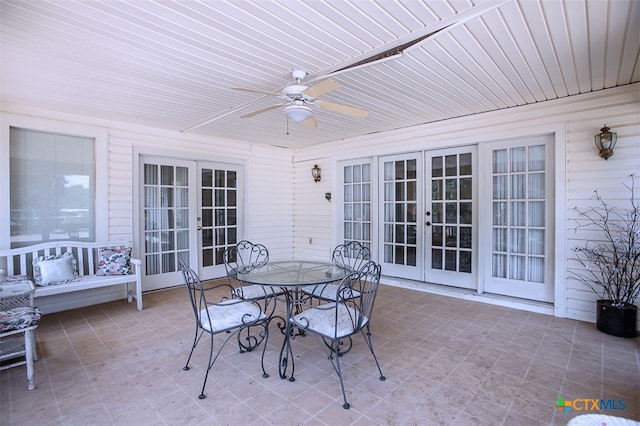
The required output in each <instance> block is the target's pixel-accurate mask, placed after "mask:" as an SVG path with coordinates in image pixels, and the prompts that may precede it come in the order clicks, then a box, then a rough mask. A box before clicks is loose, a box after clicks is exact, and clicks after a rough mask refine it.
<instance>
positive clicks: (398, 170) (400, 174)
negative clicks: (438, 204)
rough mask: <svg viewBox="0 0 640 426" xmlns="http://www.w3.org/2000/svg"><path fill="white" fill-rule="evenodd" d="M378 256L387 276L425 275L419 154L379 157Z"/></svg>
mask: <svg viewBox="0 0 640 426" xmlns="http://www.w3.org/2000/svg"><path fill="white" fill-rule="evenodd" d="M378 170H379V171H380V176H379V179H380V186H379V191H380V195H379V197H378V199H379V200H381V202H380V203H379V206H380V211H379V213H378V217H379V218H380V222H379V226H380V228H379V233H380V235H381V236H382V238H381V239H380V243H379V245H378V247H379V253H380V255H379V258H380V264H381V265H382V270H383V271H384V274H385V275H390V276H395V277H401V278H408V279H413V280H420V279H421V278H422V271H423V265H422V257H423V251H422V247H423V245H422V241H419V238H421V236H422V232H423V222H422V220H421V219H422V213H421V212H422V207H421V206H422V203H421V200H422V193H423V192H422V183H423V181H422V176H423V175H422V159H421V156H420V154H418V153H410V154H402V155H393V156H387V157H381V158H380V159H379V168H378Z"/></svg>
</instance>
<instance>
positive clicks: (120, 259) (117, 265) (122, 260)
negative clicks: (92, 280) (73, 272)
mask: <svg viewBox="0 0 640 426" xmlns="http://www.w3.org/2000/svg"><path fill="white" fill-rule="evenodd" d="M130 273H131V247H124V248H117V249H112V248H108V247H102V248H100V249H98V268H97V270H96V275H129V274H130Z"/></svg>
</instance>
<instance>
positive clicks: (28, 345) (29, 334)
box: [24, 330, 36, 391]
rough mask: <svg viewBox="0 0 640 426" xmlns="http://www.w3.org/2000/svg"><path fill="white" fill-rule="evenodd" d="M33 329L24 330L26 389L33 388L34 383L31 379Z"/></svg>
mask: <svg viewBox="0 0 640 426" xmlns="http://www.w3.org/2000/svg"><path fill="white" fill-rule="evenodd" d="M34 334H35V333H34V330H27V331H25V332H24V352H25V361H26V365H27V389H28V390H30V391H31V390H34V389H35V387H36V385H35V381H34V380H33V346H34Z"/></svg>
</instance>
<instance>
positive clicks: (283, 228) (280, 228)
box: [0, 105, 294, 312]
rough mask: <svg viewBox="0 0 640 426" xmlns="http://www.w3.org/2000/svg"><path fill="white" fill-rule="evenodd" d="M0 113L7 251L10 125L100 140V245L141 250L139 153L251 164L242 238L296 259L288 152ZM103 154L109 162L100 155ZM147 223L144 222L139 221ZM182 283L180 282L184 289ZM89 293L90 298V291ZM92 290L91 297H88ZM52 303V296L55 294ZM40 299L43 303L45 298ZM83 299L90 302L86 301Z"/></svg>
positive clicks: (40, 114) (2, 243) (0, 206)
mask: <svg viewBox="0 0 640 426" xmlns="http://www.w3.org/2000/svg"><path fill="white" fill-rule="evenodd" d="M2 107H3V109H2V115H1V116H0V118H1V122H0V135H2V140H1V141H0V154H2V155H0V157H1V158H0V164H1V165H2V167H1V168H0V200H1V203H0V220H1V221H2V224H0V247H2V248H9V246H10V244H9V218H8V211H9V209H8V208H7V207H6V206H8V204H9V195H8V193H9V155H8V154H9V127H11V126H17V127H22V128H29V129H34V130H43V131H51V132H58V133H66V134H80V135H86V136H90V137H93V136H94V135H99V138H98V139H99V141H98V142H99V144H100V148H99V150H98V152H99V153H101V154H98V155H99V156H100V158H98V161H97V168H98V170H97V175H98V176H99V177H100V176H103V180H104V181H105V184H104V185H103V186H101V187H100V188H98V192H99V193H98V194H97V198H98V206H99V207H100V209H101V210H106V214H104V215H100V214H98V223H97V226H98V227H99V230H98V232H97V234H98V235H99V236H100V238H99V240H101V241H104V240H111V241H133V242H134V250H135V251H136V252H137V253H139V251H138V250H137V247H136V245H138V246H139V242H137V241H136V234H135V232H134V223H135V221H141V220H142V219H139V218H138V217H137V215H136V214H135V213H134V211H133V205H134V203H133V197H134V188H133V183H134V178H133V170H134V167H133V161H134V160H135V158H136V156H135V155H134V151H136V152H142V153H153V154H154V155H167V156H176V157H179V158H190V159H207V160H211V161H229V162H234V163H241V164H245V166H246V167H245V171H246V184H247V191H246V200H245V201H246V209H245V210H246V217H245V226H246V229H245V230H246V232H245V234H244V235H241V236H240V237H241V238H249V239H251V240H255V241H268V243H269V249H270V254H271V256H272V257H273V258H284V259H290V258H291V257H292V255H293V246H292V244H291V242H292V241H293V201H294V196H293V181H292V173H293V169H292V168H293V166H292V158H293V153H292V151H291V150H289V149H283V148H277V147H270V146H264V145H255V144H250V143H246V142H242V141H229V140H220V139H215V138H208V137H202V136H198V135H192V134H186V135H185V134H182V133H180V132H170V131H164V130H160V129H154V128H148V127H142V126H136V125H132V124H128V123H116V122H108V121H104V120H97V119H91V118H87V117H79V116H71V115H67V114H60V113H55V112H52V111H43V110H37V109H32V108H25V107H19V106H12V105H3V106H2ZM102 157H106V159H105V158H102ZM140 223H141V222H140ZM178 284H180V283H176V285H178ZM85 293H87V294H85ZM88 293H90V294H88ZM124 294H125V293H124V290H122V291H121V290H119V289H107V290H104V291H101V292H83V294H82V295H79V297H78V298H77V300H75V301H72V300H70V299H71V298H70V297H68V296H67V295H64V296H56V297H55V299H54V300H50V301H49V302H48V303H45V305H47V304H48V305H49V306H51V307H52V309H49V310H48V312H52V311H54V310H60V309H69V308H71V307H77V306H83V305H87V304H91V303H97V302H101V301H106V300H114V299H118V298H122V297H124ZM52 298H54V297H53V296H52ZM41 300H42V299H41ZM83 300H84V301H83ZM39 303H40V302H39Z"/></svg>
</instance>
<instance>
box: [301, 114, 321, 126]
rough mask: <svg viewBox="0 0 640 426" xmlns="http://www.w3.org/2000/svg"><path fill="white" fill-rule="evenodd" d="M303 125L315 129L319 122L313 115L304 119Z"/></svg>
mask: <svg viewBox="0 0 640 426" xmlns="http://www.w3.org/2000/svg"><path fill="white" fill-rule="evenodd" d="M302 125H303V126H304V127H305V128H307V129H315V128H316V127H318V123H317V122H316V119H315V118H313V116H311V117H309V118H307V119H306V120H304V121H303V122H302Z"/></svg>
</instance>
